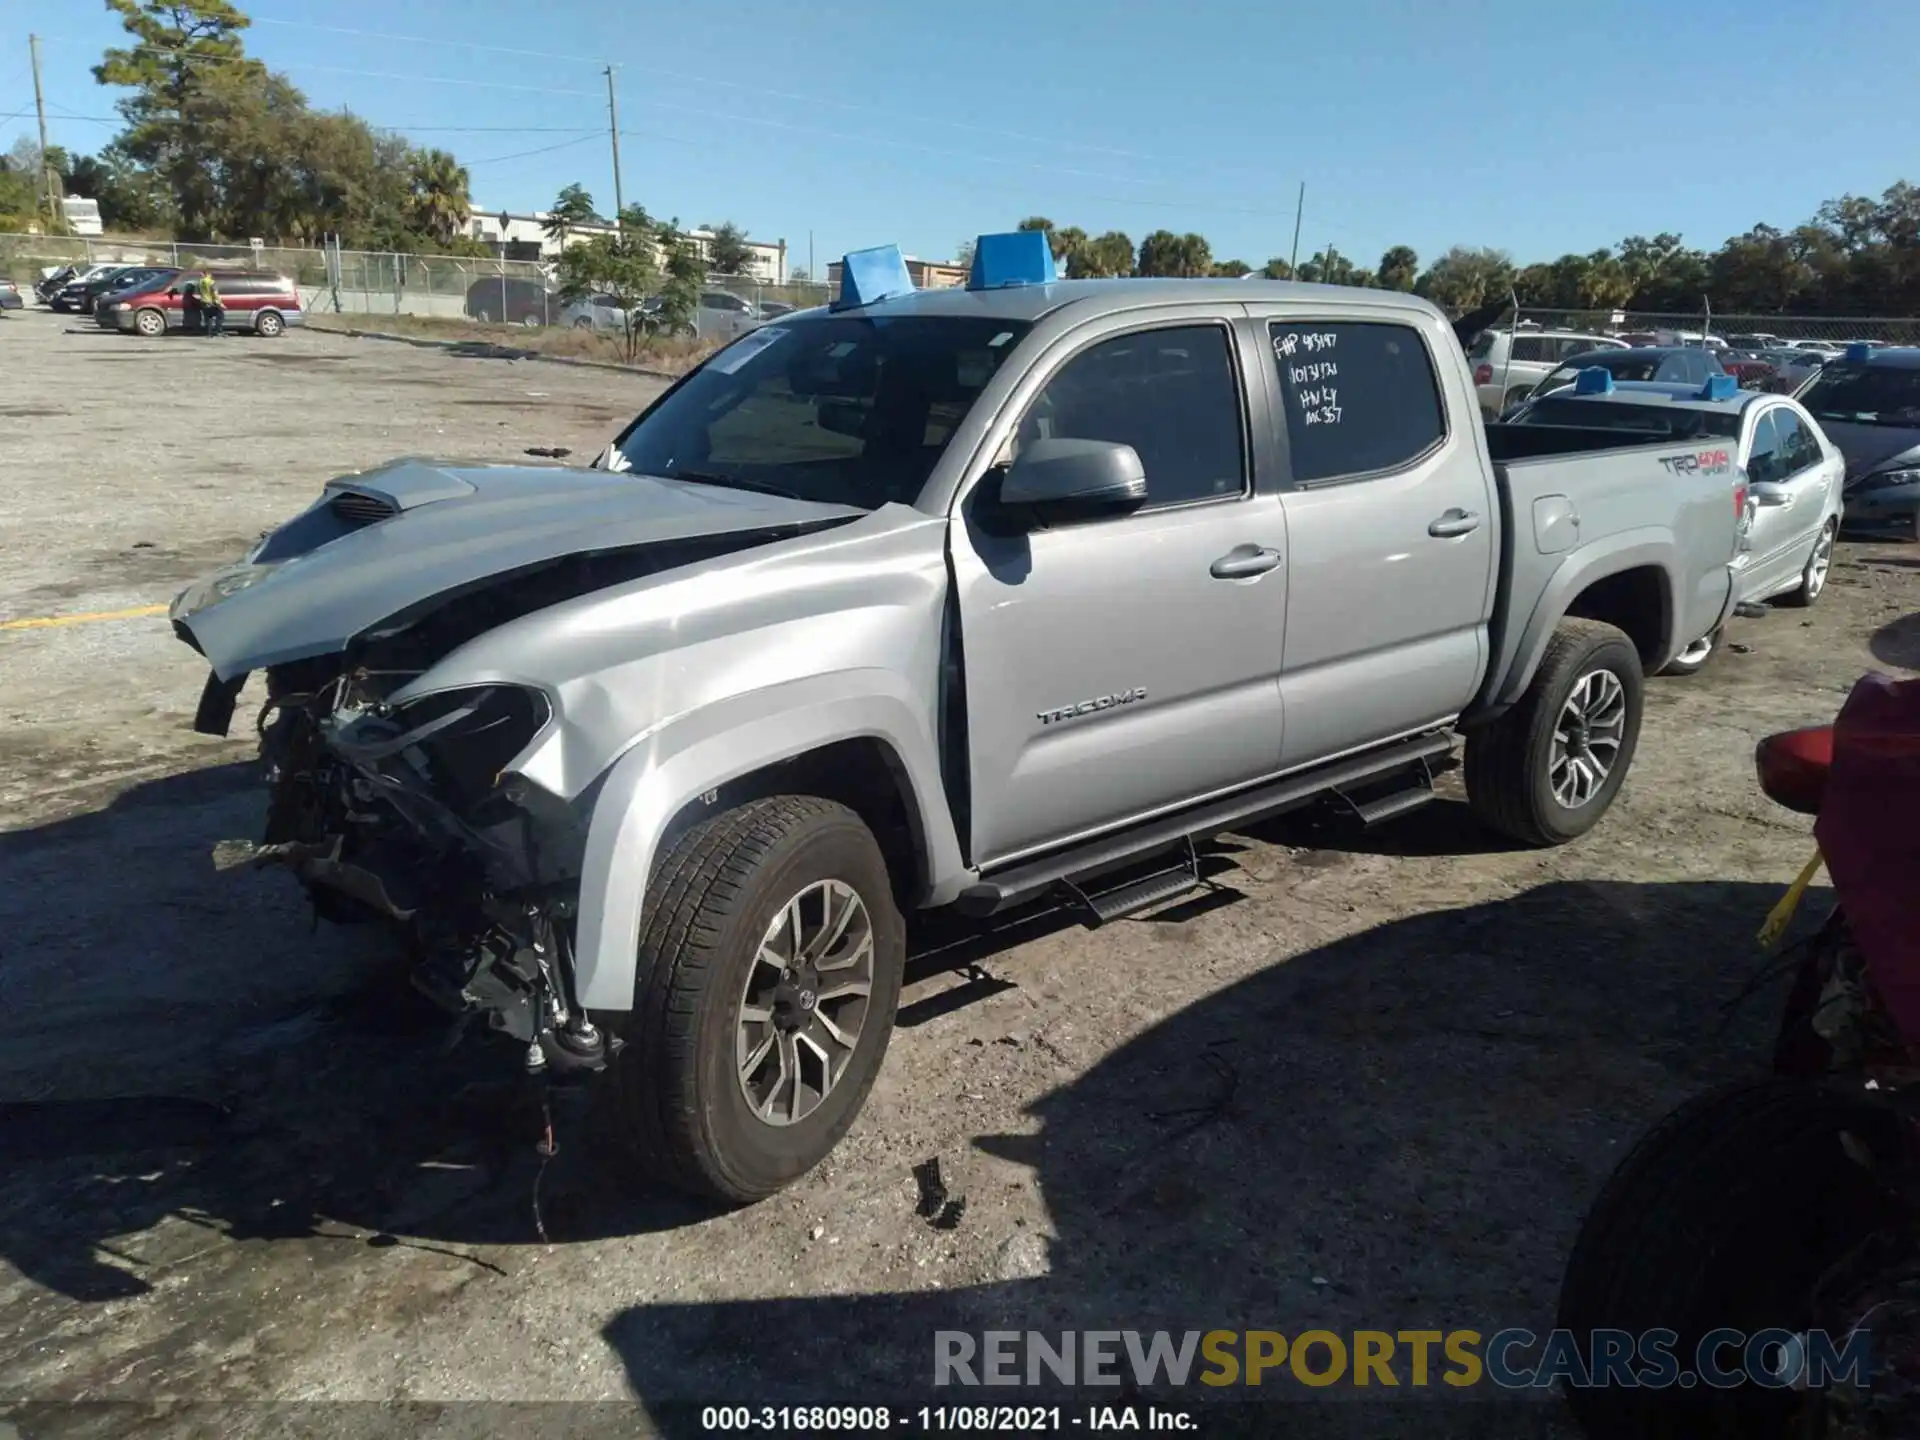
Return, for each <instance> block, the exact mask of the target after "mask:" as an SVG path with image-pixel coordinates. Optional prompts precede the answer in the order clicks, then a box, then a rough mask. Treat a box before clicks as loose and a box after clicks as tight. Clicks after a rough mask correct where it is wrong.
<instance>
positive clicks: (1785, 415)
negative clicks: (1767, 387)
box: [1773, 406, 1824, 475]
mask: <svg viewBox="0 0 1920 1440" xmlns="http://www.w3.org/2000/svg"><path fill="white" fill-rule="evenodd" d="M1773 430H1774V434H1775V435H1777V436H1778V437H1779V440H1780V467H1781V473H1783V474H1786V475H1798V474H1799V473H1800V472H1801V471H1802V470H1805V469H1807V468H1809V467H1810V466H1814V465H1818V464H1819V463H1820V461H1821V460H1822V459H1823V458H1824V457H1823V456H1822V454H1821V451H1820V442H1819V441H1818V440H1816V439H1814V438H1813V432H1812V431H1811V430H1809V429H1808V428H1807V427H1806V426H1805V425H1802V424H1801V423H1800V417H1799V416H1798V415H1796V414H1794V413H1793V412H1792V411H1791V410H1788V409H1786V408H1785V407H1784V406H1776V407H1775V408H1774V411H1773Z"/></svg>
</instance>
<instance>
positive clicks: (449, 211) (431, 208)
mask: <svg viewBox="0 0 1920 1440" xmlns="http://www.w3.org/2000/svg"><path fill="white" fill-rule="evenodd" d="M467 186H468V178H467V171H466V167H465V166H463V165H461V164H460V163H459V162H458V161H457V160H455V159H454V158H453V156H451V155H449V154H448V153H447V152H446V151H444V150H416V151H414V152H413V194H412V197H411V203H410V206H409V209H410V218H411V220H412V222H413V226H414V228H415V229H417V230H419V231H421V232H422V233H424V234H427V235H431V236H432V237H433V238H434V239H435V240H437V241H439V242H440V243H441V244H442V245H445V244H448V243H449V242H451V241H452V239H453V237H454V236H456V235H458V234H459V233H460V232H461V230H463V229H464V228H465V227H466V223H467V216H468V214H469V212H471V210H472V209H473V197H472V196H471V195H470V194H469V193H468V189H467Z"/></svg>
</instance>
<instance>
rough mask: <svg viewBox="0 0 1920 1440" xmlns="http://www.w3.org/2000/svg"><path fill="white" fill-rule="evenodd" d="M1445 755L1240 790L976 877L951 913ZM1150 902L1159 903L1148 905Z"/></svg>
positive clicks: (1391, 751) (1080, 877) (1327, 771)
mask: <svg viewBox="0 0 1920 1440" xmlns="http://www.w3.org/2000/svg"><path fill="white" fill-rule="evenodd" d="M1452 752H1453V737H1452V736H1450V735H1448V734H1445V733H1444V732H1441V733H1435V734H1431V735H1421V736H1417V737H1415V738H1414V739H1411V740H1402V741H1400V742H1399V743H1397V744H1394V745H1390V746H1387V747H1386V748H1384V749H1381V750H1372V751H1369V752H1367V753H1366V754H1364V755H1355V756H1351V757H1349V758H1347V759H1345V760H1336V761H1333V762H1332V763H1330V764H1326V765H1320V766H1316V767H1315V768H1314V769H1312V770H1306V771H1302V772H1300V773H1299V774H1295V775H1287V776H1283V777H1282V778H1281V779H1278V780H1272V781H1269V782H1268V783H1266V784H1265V785H1258V786H1255V787H1254V788H1253V789H1251V790H1242V791H1239V792H1238V793H1236V794H1233V795H1228V796H1224V797H1223V798H1221V799H1219V800H1213V801H1210V802H1208V803H1207V804H1205V805H1199V806H1195V807H1194V808H1192V809H1190V810H1182V811H1180V812H1178V813H1177V814H1173V815H1165V816H1162V817H1160V818H1159V819H1157V820H1150V821H1147V822H1146V823H1145V824H1142V825H1137V826H1134V827H1133V828H1131V829H1128V830H1123V831H1121V832H1119V833H1118V834H1114V835H1103V836H1101V837H1100V838H1099V839H1097V840H1090V841H1088V842H1087V843H1085V844H1084V845H1076V846H1074V847H1073V848H1071V849H1069V850H1060V851H1056V852H1055V853H1053V854H1051V855H1045V856H1042V857H1040V858H1039V859H1037V860H1029V861H1026V862H1025V863H1023V864H1019V865H1014V866H1010V867H1009V868H1007V869H1005V870H1002V871H1000V872H998V873H997V874H987V875H982V876H981V877H980V879H979V880H978V881H976V882H975V883H974V884H972V885H969V886H968V887H967V888H966V889H965V890H962V891H961V892H960V894H959V897H958V898H957V899H956V900H955V901H954V908H955V909H956V910H958V911H959V912H960V913H961V914H962V915H971V916H975V917H979V916H986V915H992V914H994V913H996V912H998V911H1001V910H1006V909H1010V908H1012V907H1013V906H1016V905H1023V904H1026V903H1028V902H1029V901H1033V900H1038V899H1040V898H1042V897H1043V896H1045V895H1046V894H1047V892H1048V891H1050V890H1052V889H1053V888H1054V887H1055V886H1057V885H1059V884H1061V883H1062V882H1063V881H1064V882H1068V883H1071V884H1073V885H1074V886H1076V888H1078V887H1082V886H1084V884H1085V882H1086V881H1087V880H1089V879H1091V878H1093V877H1095V876H1098V875H1101V874H1104V873H1106V872H1107V871H1110V870H1116V869H1119V868H1120V867H1121V866H1124V865H1129V864H1132V863H1133V862H1135V861H1138V860H1143V859H1145V858H1147V857H1148V856H1150V855H1153V854H1155V853H1157V852H1159V851H1162V850H1169V849H1172V848H1174V847H1175V846H1178V845H1183V844H1190V843H1191V842H1193V841H1195V840H1205V839H1209V838H1211V837H1212V836H1215V835H1218V834H1220V833H1221V832H1222V831H1223V830H1231V829H1232V828H1233V827H1234V826H1236V825H1246V824H1250V823H1252V822H1253V821H1256V820H1264V819H1266V818H1268V817H1269V816H1273V815H1278V814H1281V813H1282V812H1283V811H1287V810H1294V809H1298V808H1299V807H1300V806H1302V805H1305V804H1308V803H1309V802H1311V801H1314V800H1317V799H1319V798H1320V797H1321V796H1323V795H1326V794H1328V793H1329V792H1330V791H1339V790H1343V789H1354V788H1358V787H1360V786H1362V785H1365V784H1367V783H1369V782H1371V781H1377V780H1380V779H1383V778H1385V777H1386V776H1388V775H1391V774H1393V773H1395V772H1396V771H1399V770H1406V769H1410V768H1415V767H1418V768H1419V769H1420V770H1422V771H1423V772H1424V771H1426V769H1427V767H1429V766H1430V765H1432V764H1433V763H1434V762H1436V761H1438V760H1440V759H1441V758H1443V757H1445V756H1448V755H1450V754H1451V753H1452ZM1140 883H1142V884H1144V883H1145V882H1140ZM1129 888H1132V887H1123V890H1125V889H1129ZM1171 893H1178V892H1171ZM1083 898H1084V897H1083ZM1160 898H1162V899H1165V898H1168V897H1166V896H1162V897H1160ZM1150 903H1155V904H1157V903H1159V902H1158V900H1155V901H1152V902H1150ZM1142 908H1143V907H1142Z"/></svg>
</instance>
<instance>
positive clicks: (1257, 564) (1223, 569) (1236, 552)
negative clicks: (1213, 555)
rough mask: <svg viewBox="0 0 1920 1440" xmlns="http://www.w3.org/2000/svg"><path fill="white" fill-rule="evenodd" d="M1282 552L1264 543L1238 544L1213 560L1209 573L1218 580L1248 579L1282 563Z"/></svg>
mask: <svg viewBox="0 0 1920 1440" xmlns="http://www.w3.org/2000/svg"><path fill="white" fill-rule="evenodd" d="M1280 559H1281V556H1280V552H1279V551H1278V550H1269V549H1267V548H1266V547H1265V546H1262V545H1236V546H1234V547H1233V549H1231V550H1229V551H1228V552H1227V553H1226V554H1224V555H1222V556H1221V557H1220V558H1219V559H1218V560H1216V561H1214V562H1213V565H1212V567H1211V568H1210V569H1209V570H1208V571H1207V573H1208V574H1209V575H1211V576H1213V578H1214V579H1216V580H1248V579H1251V578H1252V577H1254V576H1255V575H1264V574H1266V573H1267V572H1268V571H1269V570H1272V569H1275V568H1277V567H1278V566H1279V564H1280Z"/></svg>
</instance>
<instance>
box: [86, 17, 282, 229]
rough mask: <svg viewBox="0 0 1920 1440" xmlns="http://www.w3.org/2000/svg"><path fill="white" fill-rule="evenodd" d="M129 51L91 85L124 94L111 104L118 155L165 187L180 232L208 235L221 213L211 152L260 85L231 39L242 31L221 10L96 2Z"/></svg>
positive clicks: (262, 74)
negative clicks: (119, 130) (123, 125)
mask: <svg viewBox="0 0 1920 1440" xmlns="http://www.w3.org/2000/svg"><path fill="white" fill-rule="evenodd" d="M106 4H107V8H108V9H109V10H110V11H112V12H113V13H114V14H116V15H118V16H119V17H120V23H121V27H122V28H123V29H124V30H125V31H126V32H127V35H128V37H129V41H130V43H129V44H127V45H125V46H118V47H114V48H111V49H109V50H108V51H107V52H106V55H105V56H104V57H103V58H102V60H101V63H100V64H98V65H96V66H95V67H94V71H93V75H94V78H95V79H96V80H98V81H99V82H100V83H101V84H102V85H117V86H122V87H125V88H126V89H129V90H131V91H132V92H133V93H132V94H131V95H129V96H127V97H126V98H124V99H122V100H121V101H120V102H119V108H120V113H121V115H122V116H123V117H124V118H125V119H126V122H127V129H126V130H125V132H124V133H123V134H122V135H121V136H120V137H119V143H120V145H121V146H122V147H123V148H124V150H125V152H126V154H127V155H128V156H129V158H131V159H132V160H134V161H135V162H137V163H139V164H141V165H144V166H147V167H149V168H151V169H152V170H153V171H154V172H155V173H156V174H158V175H159V176H160V177H161V179H162V180H163V181H164V182H165V183H166V185H167V188H168V190H169V191H170V192H171V194H172V196H173V201H174V208H175V209H176V211H177V212H178V213H179V217H180V223H181V225H182V226H183V227H184V228H185V229H187V230H188V231H190V232H192V233H195V234H207V233H209V232H210V231H211V230H212V229H213V227H214V225H215V223H216V221H217V219H218V217H219V211H220V205H221V195H220V188H219V181H220V170H221V166H220V164H219V157H218V155H217V153H215V152H214V150H213V147H214V146H215V145H216V144H217V143H218V134H217V132H219V131H221V130H222V129H224V128H225V121H226V118H227V115H228V112H229V111H230V110H231V109H232V107H233V105H234V103H235V101H236V100H237V99H238V98H239V97H241V96H242V95H244V94H245V92H246V91H247V89H248V88H249V87H252V86H259V85H261V84H263V83H265V81H266V80H267V78H268V77H267V70H266V67H265V66H264V65H262V64H260V63H259V62H258V61H256V60H251V59H248V58H247V57H246V54H245V50H244V47H243V46H242V44H241V40H240V35H241V32H242V31H244V30H245V29H246V28H247V27H248V26H249V25H250V24H252V22H251V21H250V20H248V19H247V17H246V16H245V15H243V14H241V13H240V11H238V10H237V9H235V8H234V7H233V6H232V5H231V4H229V3H227V0H106Z"/></svg>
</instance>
